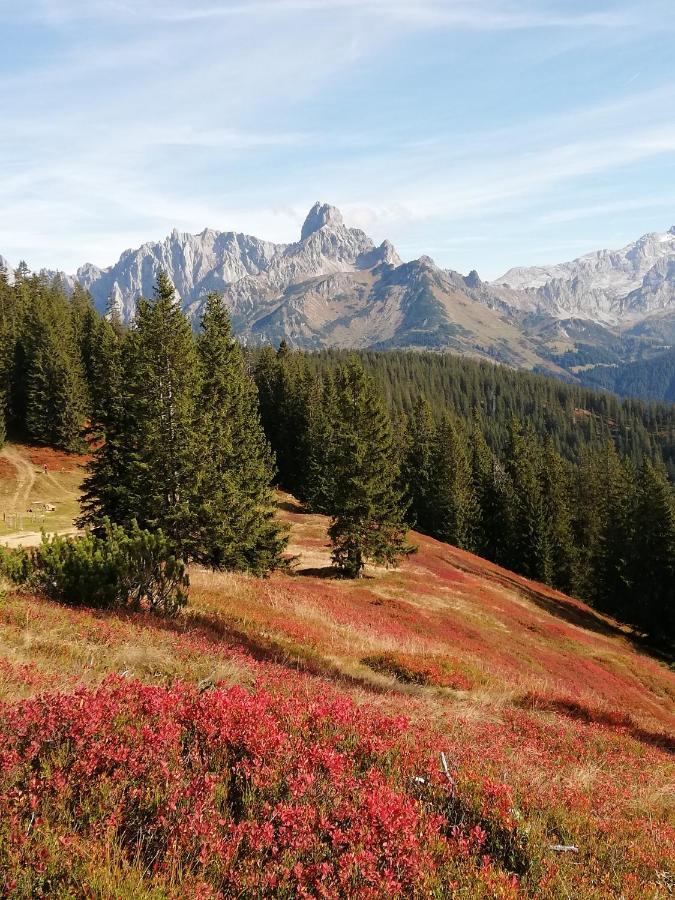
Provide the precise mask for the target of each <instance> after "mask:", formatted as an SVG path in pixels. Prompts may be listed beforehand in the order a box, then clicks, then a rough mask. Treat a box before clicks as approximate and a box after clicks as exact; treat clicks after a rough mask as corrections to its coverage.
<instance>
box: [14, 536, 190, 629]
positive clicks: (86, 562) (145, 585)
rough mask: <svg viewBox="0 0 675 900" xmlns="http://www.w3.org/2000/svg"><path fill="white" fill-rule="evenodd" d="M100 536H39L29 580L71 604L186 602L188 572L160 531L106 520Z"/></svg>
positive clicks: (171, 609) (163, 605)
mask: <svg viewBox="0 0 675 900" xmlns="http://www.w3.org/2000/svg"><path fill="white" fill-rule="evenodd" d="M102 532H103V536H102V537H98V536H97V535H95V534H92V533H91V532H86V533H85V535H84V536H83V537H78V538H67V537H60V536H59V535H54V536H52V537H48V536H47V535H44V536H43V539H42V543H41V545H40V546H39V547H37V548H36V549H35V550H34V551H33V553H32V566H33V574H32V575H31V577H30V579H29V580H30V583H31V584H32V586H34V587H35V588H36V589H37V590H39V591H40V592H41V593H43V594H44V595H45V596H47V597H49V598H51V599H53V600H56V601H58V602H60V603H67V604H69V605H73V606H89V607H94V608H98V609H113V608H120V607H121V608H128V609H133V610H140V609H149V610H152V611H156V612H159V613H161V614H163V615H175V614H176V613H177V612H178V611H179V610H180V608H181V607H182V606H184V605H185V604H186V603H187V598H188V587H189V577H188V575H187V573H186V571H185V563H184V562H183V561H182V560H180V559H177V558H176V555H175V552H174V550H173V548H172V546H171V544H170V542H169V541H168V539H167V537H166V536H165V535H164V534H163V533H162V532H161V531H156V532H150V531H143V530H142V529H141V528H139V527H138V525H137V524H136V523H135V522H134V523H132V525H131V527H130V528H129V530H127V531H125V530H124V529H123V528H121V527H120V526H118V525H114V524H112V523H111V522H109V521H105V522H104V526H103V530H102Z"/></svg>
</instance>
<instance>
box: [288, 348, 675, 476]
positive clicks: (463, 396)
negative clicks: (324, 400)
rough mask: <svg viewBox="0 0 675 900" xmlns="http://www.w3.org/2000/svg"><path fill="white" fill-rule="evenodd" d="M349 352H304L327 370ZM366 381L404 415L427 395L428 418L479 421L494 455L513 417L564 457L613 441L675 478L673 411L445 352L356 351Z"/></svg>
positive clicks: (625, 453) (312, 365)
mask: <svg viewBox="0 0 675 900" xmlns="http://www.w3.org/2000/svg"><path fill="white" fill-rule="evenodd" d="M349 355H350V354H349V353H348V352H347V351H343V350H324V351H321V352H320V353H316V354H307V355H306V357H305V359H306V362H307V365H308V367H309V368H310V369H311V370H312V371H313V372H317V373H321V372H326V371H330V370H331V369H332V368H334V367H335V366H336V365H337V364H338V363H340V362H344V361H345V360H346V359H347V358H348V357H349ZM356 355H357V356H358V358H359V359H360V360H361V362H362V364H363V366H364V369H365V370H366V372H367V373H368V374H369V375H370V376H372V377H373V378H374V380H375V382H376V383H377V385H378V388H379V390H380V392H381V393H382V395H383V397H384V398H385V400H386V401H387V404H388V406H389V408H390V409H391V411H392V413H393V414H394V415H395V416H396V415H400V414H405V415H408V414H410V413H411V412H412V410H413V409H414V408H415V405H416V403H417V401H418V400H419V398H420V397H426V398H427V400H428V401H429V403H430V405H431V408H432V411H433V412H434V414H435V415H440V414H442V413H444V412H449V413H452V414H453V415H456V416H458V417H459V418H461V419H464V420H468V419H471V418H472V417H473V416H474V415H475V414H476V413H478V414H479V416H480V418H481V427H482V430H483V432H484V434H485V437H486V439H487V441H488V443H489V444H490V446H491V447H492V448H494V449H499V448H500V447H504V446H505V445H506V442H507V440H508V432H509V426H510V423H511V421H512V419H513V418H514V417H515V418H516V419H518V420H519V421H521V422H527V423H528V424H530V425H531V426H532V427H533V428H534V430H535V432H536V433H537V434H538V435H539V437H541V438H545V437H549V438H550V439H551V441H552V442H553V445H554V446H555V448H556V449H557V450H558V451H559V452H560V453H562V454H563V455H564V456H565V457H566V458H568V459H572V460H573V459H576V458H577V456H578V453H579V451H580V449H581V448H582V447H584V446H586V445H589V444H591V445H593V444H598V443H604V442H605V441H607V440H612V441H613V442H614V444H615V446H616V449H617V451H618V452H619V453H620V454H621V455H622V456H628V457H629V458H630V459H631V460H632V462H633V463H635V464H636V465H640V464H641V463H642V461H643V459H644V458H645V457H648V458H650V459H659V458H661V459H662V460H663V462H664V463H665V465H666V466H667V468H668V470H669V472H670V475H671V478H672V477H674V476H675V406H673V405H670V404H667V403H647V402H644V401H641V400H635V399H623V400H621V399H618V398H617V397H615V396H612V394H610V393H607V392H606V391H604V390H598V391H594V390H590V389H588V388H582V387H579V386H575V385H571V384H565V383H561V382H559V381H558V380H556V379H555V378H550V377H545V376H542V375H535V374H531V373H528V372H523V371H520V370H518V369H512V368H509V367H508V366H502V365H494V364H492V363H489V362H478V361H473V360H468V359H466V358H464V357H460V356H455V355H452V354H448V353H444V354H439V353H412V352H401V351H387V352H382V353H377V352H375V351H370V350H366V351H361V352H359V353H357V354H356Z"/></svg>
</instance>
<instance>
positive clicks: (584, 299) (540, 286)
mask: <svg viewBox="0 0 675 900" xmlns="http://www.w3.org/2000/svg"><path fill="white" fill-rule="evenodd" d="M493 285H494V286H497V287H507V288H509V289H511V290H512V291H515V292H516V294H515V295H512V296H511V299H512V301H514V304H515V305H517V306H518V307H519V308H520V309H527V310H534V311H539V312H546V313H548V314H550V315H552V316H555V317H556V318H569V317H572V316H579V317H582V318H587V319H591V320H593V321H596V322H604V323H607V324H610V325H621V324H627V323H633V322H635V321H637V320H640V319H642V318H644V317H646V316H649V315H652V314H659V313H663V312H664V311H665V312H673V311H675V226H674V227H672V228H671V229H670V230H669V231H667V232H664V233H660V232H651V233H649V234H645V235H643V236H642V237H641V238H639V239H638V240H637V241H634V242H633V243H631V244H627V245H626V246H625V247H622V248H621V249H620V250H598V251H596V252H594V253H588V254H586V255H585V256H581V257H579V258H578V259H575V260H572V261H571V262H567V263H561V264H559V265H555V266H533V267H530V268H514V269H509V271H508V272H506V273H505V274H504V275H502V276H501V278H497V279H495V281H494V282H493Z"/></svg>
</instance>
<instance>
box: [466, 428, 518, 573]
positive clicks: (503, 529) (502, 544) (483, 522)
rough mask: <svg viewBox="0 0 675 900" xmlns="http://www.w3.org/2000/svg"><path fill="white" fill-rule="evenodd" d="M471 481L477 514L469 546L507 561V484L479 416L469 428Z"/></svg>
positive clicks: (497, 560)
mask: <svg viewBox="0 0 675 900" xmlns="http://www.w3.org/2000/svg"><path fill="white" fill-rule="evenodd" d="M471 480H472V483H473V486H474V491H475V494H476V501H477V508H478V514H477V518H476V523H475V530H474V536H473V542H472V543H473V549H474V551H475V552H476V553H478V554H480V555H481V556H485V557H486V558H487V559H491V560H493V561H494V562H497V563H501V564H503V565H506V564H507V561H508V549H509V515H508V513H509V501H510V494H511V492H510V483H509V480H508V477H507V475H506V472H505V470H504V467H503V466H502V464H501V463H500V462H499V461H498V460H497V458H496V456H495V454H494V453H493V452H492V450H490V448H489V447H488V444H487V441H486V440H485V436H484V433H483V428H482V426H481V423H480V421H479V419H478V418H477V417H476V416H475V415H474V417H473V422H472V428H471Z"/></svg>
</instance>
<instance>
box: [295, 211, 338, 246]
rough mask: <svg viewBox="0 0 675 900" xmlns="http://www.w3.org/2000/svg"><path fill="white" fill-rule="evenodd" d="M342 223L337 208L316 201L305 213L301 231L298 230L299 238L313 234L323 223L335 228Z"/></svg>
mask: <svg viewBox="0 0 675 900" xmlns="http://www.w3.org/2000/svg"><path fill="white" fill-rule="evenodd" d="M343 224H344V222H343V221H342V213H341V212H340V210H339V209H336V208H335V207H334V206H329V205H328V204H327V203H323V204H322V203H318V202H317V203H315V204H314V206H313V207H312V208H311V209H310V211H309V212H308V213H307V218H306V219H305V224H304V225H303V226H302V231H301V232H300V240H301V241H304V240H305V238H308V237H309V236H310V234H314V232H315V231H318V230H319V229H320V228H323V227H324V225H332V226H333V227H334V228H336V227H338V226H340V225H343Z"/></svg>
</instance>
